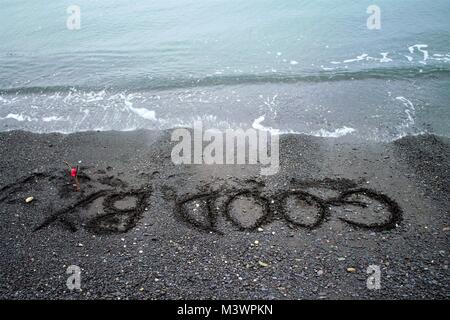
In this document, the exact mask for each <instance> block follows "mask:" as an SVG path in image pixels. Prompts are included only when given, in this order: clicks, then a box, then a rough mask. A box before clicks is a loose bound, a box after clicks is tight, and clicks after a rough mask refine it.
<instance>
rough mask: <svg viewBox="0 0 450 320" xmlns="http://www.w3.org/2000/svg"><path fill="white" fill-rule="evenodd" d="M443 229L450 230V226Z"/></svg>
mask: <svg viewBox="0 0 450 320" xmlns="http://www.w3.org/2000/svg"><path fill="white" fill-rule="evenodd" d="M442 231H450V227H445V228H444V229H442Z"/></svg>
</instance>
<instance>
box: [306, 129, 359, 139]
mask: <svg viewBox="0 0 450 320" xmlns="http://www.w3.org/2000/svg"><path fill="white" fill-rule="evenodd" d="M353 132H356V129H354V128H350V127H347V126H343V127H342V128H337V129H336V130H333V131H328V130H325V129H320V130H317V131H313V132H312V133H310V134H311V135H313V136H316V137H324V138H339V137H343V136H346V135H348V134H350V133H353Z"/></svg>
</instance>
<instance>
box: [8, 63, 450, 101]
mask: <svg viewBox="0 0 450 320" xmlns="http://www.w3.org/2000/svg"><path fill="white" fill-rule="evenodd" d="M448 76H450V68H449V67H447V66H427V65H423V66H414V67H413V66H409V67H390V68H386V67H385V68H373V69H366V70H359V71H346V70H332V71H331V70H323V71H320V72H315V73H312V72H311V73H308V72H305V73H304V74H288V73H286V74H284V73H273V74H270V75H267V74H241V75H211V76H205V77H198V78H155V79H148V78H147V77H146V78H143V79H134V80H130V81H125V82H124V83H123V84H121V85H120V86H118V85H107V86H78V85H74V86H70V85H66V86H25V87H11V88H3V89H0V94H2V95H11V94H43V93H56V92H61V93H64V92H69V91H100V90H111V91H116V90H117V91H120V90H126V91H127V92H137V91H151V90H170V89H183V88H192V87H209V86H227V85H243V84H249V85H250V84H261V83H275V84H276V83H281V84H282V83H302V82H306V83H308V82H312V83H316V82H334V81H351V80H366V79H386V80H410V79H417V78H437V77H448Z"/></svg>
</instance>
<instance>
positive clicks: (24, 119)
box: [0, 113, 38, 122]
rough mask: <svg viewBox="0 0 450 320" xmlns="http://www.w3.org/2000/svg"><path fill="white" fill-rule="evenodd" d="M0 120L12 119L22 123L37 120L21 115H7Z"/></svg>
mask: <svg viewBox="0 0 450 320" xmlns="http://www.w3.org/2000/svg"><path fill="white" fill-rule="evenodd" d="M0 119H1V120H5V119H14V120H16V121H19V122H23V121H29V122H31V121H38V119H36V118H32V117H30V116H28V115H24V114H23V113H9V114H8V115H7V116H6V117H0Z"/></svg>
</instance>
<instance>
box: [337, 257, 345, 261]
mask: <svg viewBox="0 0 450 320" xmlns="http://www.w3.org/2000/svg"><path fill="white" fill-rule="evenodd" d="M337 259H338V261H345V258H344V257H339V258H337Z"/></svg>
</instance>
